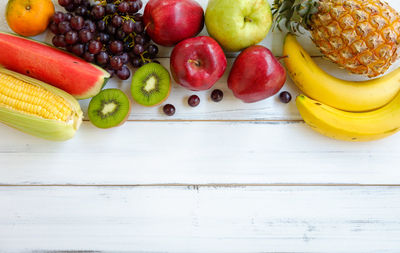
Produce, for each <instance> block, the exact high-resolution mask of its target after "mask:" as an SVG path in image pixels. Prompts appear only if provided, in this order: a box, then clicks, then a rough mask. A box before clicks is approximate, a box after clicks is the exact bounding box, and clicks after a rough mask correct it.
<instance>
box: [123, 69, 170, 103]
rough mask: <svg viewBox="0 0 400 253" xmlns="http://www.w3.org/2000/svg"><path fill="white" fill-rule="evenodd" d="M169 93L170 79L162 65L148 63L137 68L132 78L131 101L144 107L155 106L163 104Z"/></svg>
mask: <svg viewBox="0 0 400 253" xmlns="http://www.w3.org/2000/svg"><path fill="white" fill-rule="evenodd" d="M170 91H171V77H170V75H169V73H168V70H166V69H165V68H164V67H163V66H162V65H160V64H157V63H148V64H146V65H144V66H142V67H141V68H139V69H138V70H137V71H136V72H135V74H134V75H133V78H132V86H131V92H132V97H133V99H134V100H135V101H136V102H137V103H138V104H141V105H144V106H156V105H159V104H161V103H162V102H164V101H165V100H166V99H167V98H168V96H169V92H170Z"/></svg>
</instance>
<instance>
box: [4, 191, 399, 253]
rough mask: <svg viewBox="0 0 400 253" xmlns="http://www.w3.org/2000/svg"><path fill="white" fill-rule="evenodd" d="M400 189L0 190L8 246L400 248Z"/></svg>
mask: <svg viewBox="0 0 400 253" xmlns="http://www.w3.org/2000/svg"><path fill="white" fill-rule="evenodd" d="M399 199H400V189H399V188H392V187H384V188H380V190H379V189H377V188H376V187H337V188H336V187H334V188H332V187H291V188H287V187H262V188H260V187H243V188H242V187H240V188H229V189H226V188H215V187H200V188H187V187H169V188H164V187H162V188H160V187H145V188H143V187H138V188H137V187H107V188H104V187H15V188H8V187H7V188H3V187H1V188H0V202H1V203H4V204H5V205H2V208H1V212H0V225H1V229H0V245H1V248H2V249H3V250H4V251H5V252H6V251H21V250H30V249H38V250H41V251H47V250H54V249H57V250H102V251H103V250H104V251H118V252H126V251H129V252H131V251H134V252H182V253H183V252H184V253H186V252H207V253H208V252H230V253H233V252H332V253H340V252H360V253H361V252H362V253H365V252H380V253H381V252H398V249H399V248H400V241H399V238H400V220H399V213H400V201H399Z"/></svg>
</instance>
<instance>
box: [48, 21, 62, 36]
mask: <svg viewBox="0 0 400 253" xmlns="http://www.w3.org/2000/svg"><path fill="white" fill-rule="evenodd" d="M49 29H50V31H51V32H52V33H54V34H56V35H57V34H59V33H60V31H59V30H58V25H57V24H56V23H53V22H52V23H51V24H50V26H49Z"/></svg>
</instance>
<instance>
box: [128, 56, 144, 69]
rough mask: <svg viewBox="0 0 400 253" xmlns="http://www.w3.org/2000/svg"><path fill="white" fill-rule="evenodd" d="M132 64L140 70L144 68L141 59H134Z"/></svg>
mask: <svg viewBox="0 0 400 253" xmlns="http://www.w3.org/2000/svg"><path fill="white" fill-rule="evenodd" d="M131 63H132V66H133V67H134V68H140V67H141V66H142V59H140V58H139V57H135V58H132V61H131Z"/></svg>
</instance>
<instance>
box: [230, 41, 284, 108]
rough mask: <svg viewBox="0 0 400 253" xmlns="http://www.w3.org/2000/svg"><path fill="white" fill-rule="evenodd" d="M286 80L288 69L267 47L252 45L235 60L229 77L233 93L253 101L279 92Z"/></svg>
mask: <svg viewBox="0 0 400 253" xmlns="http://www.w3.org/2000/svg"><path fill="white" fill-rule="evenodd" d="M285 82H286V71H285V69H284V68H283V66H282V65H281V64H280V62H279V61H278V60H277V59H276V58H275V57H274V55H273V54H272V53H271V51H269V50H268V49H267V48H265V47H263V46H252V47H249V48H247V49H246V50H244V51H243V52H242V53H240V55H239V56H238V57H237V59H236V60H235V63H234V64H233V67H232V70H231V73H230V74H229V78H228V87H229V88H230V89H231V90H232V91H233V94H234V95H235V96H236V97H237V98H239V99H241V100H242V101H243V102H246V103H253V102H257V101H260V100H263V99H266V98H268V97H271V96H273V95H275V94H276V93H278V92H279V91H280V90H281V89H282V86H283V85H284V84H285Z"/></svg>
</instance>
